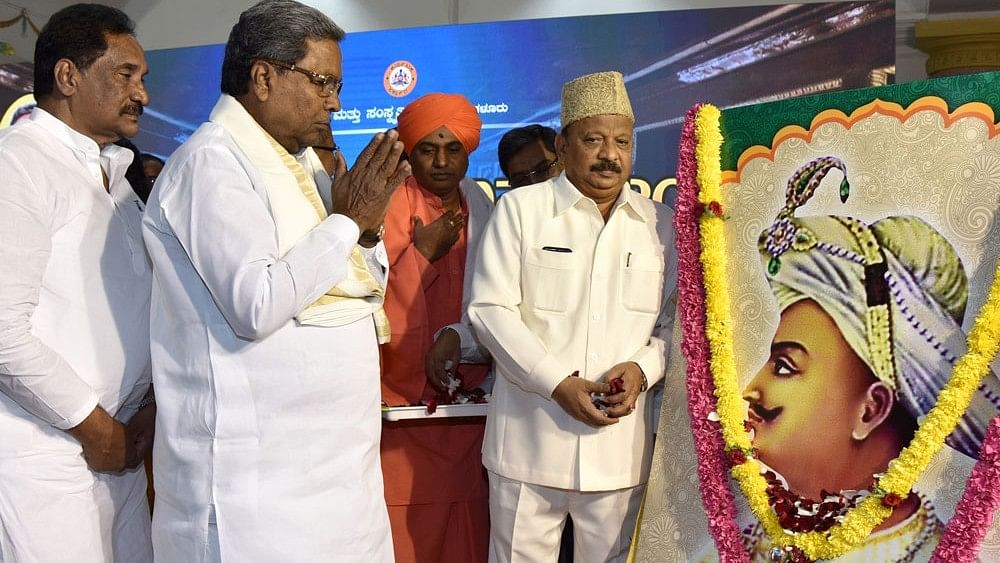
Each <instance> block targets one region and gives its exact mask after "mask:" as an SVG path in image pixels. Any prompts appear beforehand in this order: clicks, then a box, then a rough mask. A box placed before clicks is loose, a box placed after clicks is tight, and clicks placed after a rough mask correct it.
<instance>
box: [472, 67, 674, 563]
mask: <svg viewBox="0 0 1000 563" xmlns="http://www.w3.org/2000/svg"><path fill="white" fill-rule="evenodd" d="M562 121H563V131H562V133H561V134H560V137H559V138H557V149H558V151H559V156H560V159H561V160H562V161H563V162H564V163H565V166H566V172H565V173H564V174H562V175H560V176H558V177H556V178H553V179H550V180H547V181H545V182H543V183H540V184H535V185H532V186H527V187H524V188H519V189H517V190H515V191H512V192H510V193H508V194H507V195H505V196H504V197H502V198H501V199H500V201H499V203H498V204H497V208H496V211H495V212H494V214H493V218H492V219H491V221H490V224H489V225H488V226H487V229H486V232H485V233H484V235H483V242H482V247H481V248H480V259H479V263H478V264H477V266H476V272H475V277H474V279H473V287H472V303H471V305H470V307H469V316H470V318H471V319H472V323H473V326H474V327H475V329H476V332H477V334H478V336H479V338H480V341H481V342H482V343H483V344H484V345H485V346H486V347H487V348H488V349H489V351H490V352H491V353H492V355H493V358H494V362H495V366H496V369H497V373H498V376H497V381H496V386H495V387H494V390H493V400H492V403H491V405H490V411H489V415H488V416H487V426H486V440H485V443H484V445H483V464H484V465H485V466H486V468H487V469H488V470H489V472H490V516H491V521H492V527H493V529H492V533H491V546H490V551H491V552H490V558H491V561H532V562H534V561H539V562H541V561H555V559H556V554H557V552H558V544H559V536H560V532H561V529H562V526H563V525H564V522H565V518H566V515H567V514H569V515H571V516H572V518H573V525H574V536H575V538H574V543H575V546H576V549H575V553H576V560H577V561H623V560H624V558H625V556H626V555H627V552H628V548H629V538H630V536H631V533H632V527H633V525H634V522H635V518H636V515H637V512H638V507H639V502H640V499H641V495H642V489H643V487H642V485H643V484H644V483H645V481H646V478H647V475H648V471H649V462H650V456H651V453H652V447H653V444H652V437H651V433H652V430H653V429H652V428H651V427H650V426H649V424H648V422H647V417H646V416H645V414H644V410H645V409H646V407H647V401H646V396H645V393H644V392H643V391H645V389H646V388H647V387H648V386H649V385H653V384H655V383H656V382H657V381H659V380H660V379H661V378H662V376H663V368H664V363H665V353H666V351H665V350H666V346H665V344H664V338H667V337H669V334H670V332H669V331H670V328H671V326H672V313H673V306H672V295H673V291H674V287H675V281H674V279H675V269H676V266H675V258H674V248H673V247H674V236H673V230H672V213H671V212H670V211H669V209H667V208H666V207H665V206H663V205H660V204H657V203H654V202H652V201H650V200H648V199H646V198H643V197H642V196H640V195H639V194H637V193H635V192H633V191H632V190H630V189H629V188H628V185H627V184H626V183H625V182H626V181H627V178H628V175H629V173H630V172H631V151H632V134H633V133H632V124H633V118H632V111H631V106H630V105H629V103H628V98H627V94H626V93H625V88H624V83H623V81H622V77H621V75H620V74H618V73H599V74H596V75H588V76H585V77H582V78H580V79H577V80H576V81H573V82H570V83H568V84H567V85H566V86H565V87H564V90H563V109H562ZM617 378H621V380H622V384H623V387H624V390H623V391H621V392H612V389H611V386H610V385H609V382H610V381H611V380H613V379H617ZM593 394H603V395H604V396H603V398H602V400H603V401H604V402H606V403H607V405H608V406H607V407H606V408H605V411H606V412H602V411H601V410H599V409H598V408H597V407H595V406H594V404H593V403H592V402H591V399H592V395H593ZM599 398H600V397H599Z"/></svg>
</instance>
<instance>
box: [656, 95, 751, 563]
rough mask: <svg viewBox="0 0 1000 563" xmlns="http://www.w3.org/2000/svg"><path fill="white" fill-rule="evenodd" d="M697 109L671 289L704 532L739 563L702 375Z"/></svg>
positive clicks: (687, 144)
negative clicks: (705, 523) (675, 297)
mask: <svg viewBox="0 0 1000 563" xmlns="http://www.w3.org/2000/svg"><path fill="white" fill-rule="evenodd" d="M700 108H701V106H700V105H697V106H695V107H693V108H691V109H690V110H689V111H688V113H687V118H686V119H685V120H684V127H683V129H682V130H681V141H680V154H679V155H678V162H677V203H676V206H675V211H674V228H675V230H676V231H677V247H678V248H679V249H680V252H678V256H677V260H678V266H679V267H678V272H677V290H678V294H679V298H680V300H681V303H682V307H681V308H680V314H681V319H680V320H681V323H683V326H684V336H683V342H682V345H681V348H682V350H683V352H684V356H685V357H686V358H687V361H688V378H687V392H688V409H689V411H690V414H691V430H692V432H693V434H694V445H695V453H696V455H697V458H698V475H699V477H700V478H699V480H698V483H699V487H700V490H701V498H702V501H703V503H704V505H705V507H706V510H705V514H706V515H707V517H708V530H709V533H711V535H712V538H713V539H714V540H715V545H716V547H717V548H718V550H719V560H720V561H721V563H740V562H746V561H749V560H750V556H749V554H748V553H747V552H746V550H745V549H744V548H743V543H742V542H741V540H740V529H739V526H738V525H737V524H736V505H735V501H734V499H733V492H732V491H731V490H730V489H729V478H728V477H727V476H726V455H725V444H724V443H723V440H722V435H721V434H719V432H718V429H717V426H716V425H715V424H714V423H713V422H712V421H711V420H710V418H711V416H712V412H713V411H714V410H715V397H714V385H713V384H712V377H711V374H710V373H709V372H708V339H707V338H706V336H705V289H704V284H703V278H702V271H701V261H700V259H699V256H700V255H701V242H700V240H699V239H698V217H700V216H701V215H702V214H703V213H704V211H703V209H704V206H702V205H701V204H700V203H699V202H698V183H697V182H696V181H695V177H696V174H697V162H696V160H695V143H696V139H695V130H694V123H695V120H694V117H695V115H696V114H697V113H698V110H699V109H700ZM695 372H697V374H695Z"/></svg>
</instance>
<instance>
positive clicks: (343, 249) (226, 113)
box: [143, 0, 409, 563]
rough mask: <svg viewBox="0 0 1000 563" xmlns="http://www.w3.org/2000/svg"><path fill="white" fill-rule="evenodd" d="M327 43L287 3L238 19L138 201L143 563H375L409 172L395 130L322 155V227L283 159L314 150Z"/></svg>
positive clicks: (326, 32)
mask: <svg viewBox="0 0 1000 563" xmlns="http://www.w3.org/2000/svg"><path fill="white" fill-rule="evenodd" d="M343 37H344V32H343V31H342V30H341V29H340V28H339V27H337V25H336V24H334V23H333V22H332V21H331V20H330V19H329V18H328V17H327V16H325V15H323V14H322V13H321V12H319V11H318V10H316V9H314V8H311V7H308V6H305V5H303V4H300V3H298V2H294V1H290V0H265V1H263V2H260V3H258V4H256V5H254V6H253V7H251V8H249V9H248V10H247V11H245V12H243V14H241V15H240V19H239V21H238V22H237V23H236V25H235V26H234V27H233V29H232V32H231V33H230V36H229V41H228V43H227V44H226V52H225V58H224V60H223V64H222V91H223V94H222V96H221V97H220V99H219V101H218V103H217V104H216V106H215V108H214V109H213V110H212V113H211V116H210V118H209V122H208V123H205V124H203V125H202V126H201V127H199V128H198V130H197V131H196V132H195V133H194V134H193V135H192V136H191V138H190V139H189V140H188V141H187V142H186V143H184V144H183V145H182V146H181V147H180V148H179V149H177V151H176V152H175V153H174V154H173V155H172V156H171V158H170V159H169V161H168V162H167V165H166V167H165V168H164V169H163V171H162V172H161V174H160V176H159V178H158V179H157V181H156V187H155V188H154V190H153V195H152V196H151V198H150V205H149V209H148V212H147V213H146V217H145V220H144V224H143V228H144V235H145V237H146V241H147V245H148V247H149V250H150V256H151V258H152V260H153V269H154V283H153V314H152V320H151V327H152V328H151V331H152V332H151V337H152V350H153V360H154V362H153V365H154V371H153V379H154V381H155V382H156V385H157V401H158V403H159V414H158V416H159V420H158V422H159V428H160V429H161V432H160V433H159V435H158V436H157V438H156V446H155V454H154V463H155V468H156V472H155V474H156V509H155V511H154V518H153V547H154V550H155V553H156V557H157V559H158V560H160V561H164V562H188V561H210V562H211V561H225V562H229V561H233V562H238V563H242V562H253V561H261V562H264V561H266V562H272V561H274V562H277V561H365V562H369V561H383V562H385V561H392V544H391V537H390V533H389V522H388V517H387V514H386V508H385V499H384V497H383V492H382V471H381V467H380V466H379V454H378V444H379V433H380V430H381V418H380V415H379V405H380V396H379V358H378V342H379V341H380V340H384V339H385V338H387V337H388V326H387V323H386V321H385V316H384V314H383V312H382V308H381V303H382V297H383V294H384V291H383V287H384V286H383V283H384V276H385V270H384V267H385V253H384V250H383V247H382V245H381V243H380V241H379V233H380V231H381V225H382V220H383V217H384V215H385V209H386V206H387V204H388V200H389V196H390V195H391V194H392V192H393V190H394V189H395V188H396V186H398V185H399V184H400V183H402V181H403V179H404V178H405V177H406V176H407V175H408V174H409V166H408V165H406V164H405V163H403V164H400V163H399V155H400V153H401V151H402V149H403V146H402V143H399V142H398V141H397V140H396V135H395V134H394V133H388V134H380V135H376V136H375V139H373V141H372V142H371V143H369V145H368V146H367V147H366V148H365V149H364V151H362V153H361V155H360V156H359V157H358V161H357V163H356V164H355V166H354V167H353V168H352V169H351V170H350V171H347V170H346V165H345V163H344V159H343V156H341V155H340V154H339V153H336V155H335V157H336V159H337V163H336V164H337V166H336V174H335V176H336V179H335V181H334V184H333V194H334V197H333V202H332V208H333V213H332V214H330V215H327V213H326V210H325V208H324V206H323V204H322V202H321V201H320V198H319V195H318V194H317V190H316V184H315V182H314V180H313V178H312V177H310V175H309V174H308V173H307V172H306V171H305V169H304V168H303V167H302V165H301V164H300V163H299V161H298V160H296V158H295V157H294V156H293V155H295V154H296V153H300V151H303V150H309V149H307V147H310V146H313V145H322V144H323V143H324V142H327V143H328V142H329V121H330V112H333V111H337V110H339V109H340V97H339V96H340V91H341V87H342V84H343V83H342V64H341V51H340V45H339V41H340V40H341V39H343ZM304 155H305V153H302V154H300V156H304Z"/></svg>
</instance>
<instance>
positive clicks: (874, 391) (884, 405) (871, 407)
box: [851, 381, 896, 440]
mask: <svg viewBox="0 0 1000 563" xmlns="http://www.w3.org/2000/svg"><path fill="white" fill-rule="evenodd" d="M895 404H896V396H895V394H894V393H893V392H892V389H889V386H888V385H886V384H885V383H882V382H881V381H876V382H875V383H872V384H871V385H870V386H869V387H868V390H867V391H865V398H864V402H863V403H862V408H861V416H860V417H859V418H858V420H857V421H855V423H854V428H853V429H852V430H851V437H852V438H854V439H855V440H864V439H865V438H867V437H868V436H869V435H870V434H871V433H872V432H874V431H875V429H876V428H878V427H879V425H880V424H882V423H883V422H885V419H887V418H889V415H890V414H891V413H892V408H893V407H894V406H895Z"/></svg>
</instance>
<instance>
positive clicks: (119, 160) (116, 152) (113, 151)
mask: <svg viewBox="0 0 1000 563" xmlns="http://www.w3.org/2000/svg"><path fill="white" fill-rule="evenodd" d="M28 119H30V120H31V121H32V122H34V123H35V124H36V125H38V126H39V127H41V128H42V129H45V130H46V131H48V132H49V133H51V134H52V135H53V136H55V137H56V138H57V139H59V140H60V141H61V142H62V143H63V144H64V145H66V146H67V147H69V148H70V149H71V150H73V151H74V152H77V153H79V154H81V155H82V156H83V162H84V163H88V162H99V160H100V157H101V156H102V155H103V156H105V157H107V158H109V159H111V160H112V161H114V162H115V164H116V165H118V166H121V167H122V168H123V169H124V168H127V167H128V165H129V164H131V162H132V158H133V156H134V155H133V154H132V151H130V150H128V149H126V148H124V147H119V146H118V145H115V144H113V143H108V144H107V145H105V146H104V148H103V149H102V148H101V147H100V145H98V144H97V142H96V141H94V140H93V139H91V138H90V137H88V136H86V135H84V134H83V133H80V132H79V131H77V130H76V129H73V128H72V127H70V126H69V125H67V124H66V123H65V122H64V121H63V120H61V119H59V118H58V117H56V116H54V115H52V114H51V113H49V112H47V111H45V110H43V109H42V108H40V107H36V108H35V109H34V110H32V111H31V116H30V117H29V118H28Z"/></svg>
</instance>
